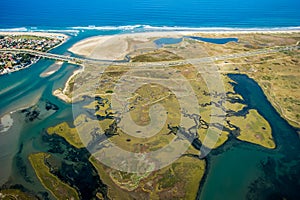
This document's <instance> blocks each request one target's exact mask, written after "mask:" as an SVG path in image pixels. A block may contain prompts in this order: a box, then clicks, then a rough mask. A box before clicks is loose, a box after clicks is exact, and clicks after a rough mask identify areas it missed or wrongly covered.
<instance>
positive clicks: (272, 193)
mask: <svg viewBox="0 0 300 200" xmlns="http://www.w3.org/2000/svg"><path fill="white" fill-rule="evenodd" d="M228 76H229V78H231V79H232V80H233V81H235V82H236V83H233V86H234V90H235V92H237V93H238V94H240V95H241V96H242V97H243V99H244V100H245V103H246V104H247V106H248V107H249V108H251V109H256V110H257V111H258V112H259V113H260V114H261V115H262V116H264V117H265V119H266V120H267V121H268V122H269V123H270V125H271V127H272V135H273V137H274V139H275V142H276V149H273V150H270V149H265V148H263V147H260V146H257V145H253V144H250V143H246V142H240V141H238V140H236V139H234V138H230V140H229V141H227V142H226V143H225V144H224V145H223V146H222V147H220V148H219V149H216V150H213V151H212V152H211V154H209V155H208V158H207V162H208V167H207V174H206V177H205V179H204V180H202V184H201V187H200V190H199V195H198V199H224V198H225V199H246V198H247V199H257V198H258V197H259V198H260V199H283V198H287V199H299V197H300V194H299V192H298V189H297V188H299V187H300V183H299V181H298V179H299V177H300V156H299V152H300V141H299V137H298V134H297V131H296V129H295V128H294V127H292V126H290V125H289V124H288V123H287V122H286V121H285V120H284V119H283V118H281V117H280V115H279V114H278V113H277V111H276V110H275V109H274V108H273V107H272V105H271V104H270V102H269V101H268V100H267V98H266V96H265V95H264V93H263V91H262V90H261V88H260V87H259V86H258V84H257V83H256V82H255V81H254V80H252V79H250V78H249V77H248V76H246V75H239V74H229V75H228Z"/></svg>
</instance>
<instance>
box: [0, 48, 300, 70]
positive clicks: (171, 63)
mask: <svg viewBox="0 0 300 200" xmlns="http://www.w3.org/2000/svg"><path fill="white" fill-rule="evenodd" d="M298 49H299V46H298V44H297V45H291V46H282V47H273V48H266V49H259V50H253V51H248V52H243V53H234V54H229V55H220V56H210V57H203V58H193V59H186V60H176V61H161V62H153V63H151V62H126V61H125V60H124V61H114V60H98V59H91V58H78V57H72V56H67V55H59V54H53V53H49V52H41V51H35V50H30V49H0V52H15V53H27V54H31V55H34V56H38V57H42V58H48V59H54V60H60V61H64V62H69V63H74V64H83V63H95V64H100V65H101V64H103V65H110V64H112V63H115V64H116V63H117V64H118V65H125V66H132V67H143V66H145V67H146V66H149V67H151V66H174V65H184V64H196V63H211V62H214V61H221V60H229V59H235V58H242V57H251V56H257V55H262V54H270V53H276V52H280V51H294V50H298Z"/></svg>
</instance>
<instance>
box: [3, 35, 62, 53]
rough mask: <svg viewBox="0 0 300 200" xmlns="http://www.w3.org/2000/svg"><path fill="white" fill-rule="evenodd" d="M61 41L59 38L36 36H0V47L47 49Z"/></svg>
mask: <svg viewBox="0 0 300 200" xmlns="http://www.w3.org/2000/svg"><path fill="white" fill-rule="evenodd" d="M60 43H61V40H60V39H59V38H45V37H37V36H11V35H8V36H0V49H31V50H37V51H48V50H49V49H51V48H53V47H54V46H56V45H58V44H60Z"/></svg>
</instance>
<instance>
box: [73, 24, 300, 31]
mask: <svg viewBox="0 0 300 200" xmlns="http://www.w3.org/2000/svg"><path fill="white" fill-rule="evenodd" d="M69 29H75V30H103V31H105V30H124V31H128V30H132V31H135V30H136V31H269V30H270V31H280V30H300V26H295V27H262V28H260V27H257V28H239V27H180V26H151V25H140V24H138V25H127V26H94V25H90V26H75V27H70V28H69Z"/></svg>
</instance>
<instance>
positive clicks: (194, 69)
mask: <svg viewBox="0 0 300 200" xmlns="http://www.w3.org/2000/svg"><path fill="white" fill-rule="evenodd" d="M186 35H189V36H195V37H199V36H200V37H202V38H238V42H230V41H229V42H226V43H223V44H219V43H217V42H216V43H213V42H206V41H197V40H195V39H190V38H185V37H184V36H186ZM161 38H165V39H167V40H168V39H170V38H171V39H172V38H176V39H178V38H183V39H182V40H181V41H180V42H176V43H168V42H166V43H165V44H163V45H161V44H160V45H157V44H156V43H155V41H156V40H158V39H161ZM176 41H178V40H176ZM299 41H300V33H299V32H297V31H295V32H289V31H286V32H214V33H212V32H210V33H186V32H185V33H182V32H171V33H166V32H164V33H141V34H130V35H120V36H114V37H112V36H107V37H94V38H91V39H86V40H84V41H81V42H79V43H78V44H75V45H74V46H73V47H72V48H71V49H70V51H73V53H76V54H79V55H84V56H86V57H89V58H93V59H99V60H101V59H102V60H107V59H111V60H117V61H118V60H119V61H120V60H126V59H127V60H129V62H125V63H124V62H112V63H111V65H110V66H102V65H101V63H95V62H94V63H92V62H86V63H84V64H83V65H84V69H82V71H81V72H80V73H77V74H76V75H74V76H72V77H71V78H70V79H69V81H68V82H67V84H66V87H65V88H64V90H62V89H61V90H60V91H61V92H57V91H56V92H55V94H59V95H58V97H61V96H62V95H64V96H65V97H64V99H66V97H67V98H68V101H69V102H71V101H73V102H76V101H79V100H83V99H84V98H85V97H86V96H88V97H90V98H92V99H94V101H92V102H91V103H89V104H88V105H86V106H85V108H86V109H88V110H89V115H86V114H83V115H79V116H78V117H77V118H76V119H75V121H74V123H73V124H72V127H73V126H75V127H74V128H71V126H70V125H68V124H66V123H62V124H59V125H57V126H56V127H51V128H50V129H48V132H49V134H58V135H60V136H62V137H64V138H65V139H66V140H67V141H68V142H69V143H70V144H72V145H74V146H75V147H77V148H80V147H82V146H84V145H87V144H90V142H93V140H92V139H91V138H89V137H88V135H89V134H92V135H94V138H99V139H98V140H97V141H96V143H97V144H98V145H100V146H101V145H102V143H103V145H104V143H105V142H106V140H102V139H101V138H109V140H111V141H112V142H113V143H114V144H117V145H118V146H119V147H120V148H123V149H125V150H128V151H132V152H150V151H155V150H157V149H160V148H162V147H163V146H166V145H167V144H168V143H169V142H170V141H171V140H172V139H173V138H174V137H175V136H176V135H177V134H178V133H179V132H180V131H181V132H184V134H187V135H190V136H197V137H195V139H194V142H193V143H192V145H191V146H190V147H189V149H188V151H187V152H186V153H185V154H184V155H183V156H182V157H181V158H180V159H178V160H177V161H176V162H174V163H173V164H171V165H170V166H167V167H165V168H163V169H160V170H158V171H155V172H152V173H144V174H133V173H127V172H121V171H118V170H116V169H112V168H110V167H107V166H105V165H103V164H102V163H101V162H99V161H98V160H97V159H96V158H95V157H93V156H91V157H90V161H91V162H92V163H93V165H94V166H95V167H96V169H97V170H98V172H99V174H100V176H101V179H102V181H103V182H104V183H105V184H106V185H107V186H108V188H109V190H108V196H109V197H111V198H112V199H114V198H116V199H118V198H123V199H132V198H153V199H158V198H162V199H174V198H184V199H195V196H196V194H197V192H198V187H199V183H200V181H201V179H202V177H203V175H204V173H205V168H206V163H205V160H202V159H199V155H201V153H202V152H201V151H200V152H199V150H200V148H199V144H203V145H206V146H207V147H208V148H218V147H219V146H221V145H222V144H224V143H225V142H226V141H227V139H228V137H229V136H230V137H235V138H237V139H238V140H241V141H244V142H249V143H253V144H257V145H261V146H263V147H266V148H270V149H272V148H275V147H276V144H275V142H274V140H273V138H272V130H271V127H270V125H269V123H268V122H267V121H266V120H265V119H264V117H263V116H261V115H260V114H259V113H258V112H257V111H256V110H253V109H250V108H248V107H247V105H246V104H245V101H244V100H243V99H242V97H241V96H240V95H239V94H238V93H236V92H235V91H234V89H233V81H232V80H231V79H230V78H229V77H228V76H227V74H231V73H237V74H246V75H248V76H250V77H252V78H253V79H254V80H256V81H257V82H258V83H259V84H260V86H261V87H262V89H263V90H264V92H265V94H266V96H267V97H268V99H269V101H270V102H271V103H272V104H273V106H274V107H275V108H276V109H277V111H278V112H279V113H280V114H281V115H282V116H283V117H284V118H285V119H287V120H288V121H289V122H290V123H291V124H293V125H294V126H295V127H299V118H300V116H299V115H298V113H299V110H300V104H299V97H298V94H299V93H298V92H297V91H298V88H299V84H300V82H299V80H300V79H299V75H300V74H299V68H298V64H299V59H300V57H299ZM108 52H109V53H108ZM209 69H213V70H216V71H214V73H215V72H216V73H217V74H218V75H219V77H217V78H220V79H221V80H222V81H223V84H224V90H211V88H207V86H206V83H207V82H206V81H208V80H205V77H203V76H205V75H203V74H202V73H203V70H204V72H205V70H209ZM199 70H200V71H199ZM201 70H202V71H201ZM128 73H130V76H131V78H132V79H131V80H130V79H129V80H125V79H124V76H125V75H127V74H128ZM176 74H177V75H178V74H180V75H182V76H183V77H184V78H185V79H186V80H188V82H189V83H190V85H191V87H192V89H193V92H194V94H193V95H195V96H196V98H197V100H198V105H191V102H186V104H187V105H190V106H196V107H198V109H199V114H195V113H186V112H183V111H182V110H180V105H179V102H178V99H177V98H178V97H176V95H175V94H174V93H177V94H182V96H180V98H181V97H183V96H184V95H183V94H184V93H185V92H189V90H188V89H187V88H184V87H183V88H177V91H172V90H170V89H169V88H166V87H164V86H162V85H159V84H151V83H149V84H145V85H143V86H141V87H139V88H137V89H136V90H135V92H134V93H133V94H132V97H131V98H130V99H128V100H129V103H128V104H127V105H126V106H127V107H129V108H130V116H131V118H132V119H133V121H134V122H135V123H136V124H138V125H140V126H145V125H147V124H149V123H151V119H150V117H149V109H150V107H151V106H153V105H155V104H157V103H160V104H162V105H163V106H164V107H165V109H166V110H167V120H166V123H165V125H164V126H163V128H162V129H161V130H160V132H159V133H158V134H156V135H155V136H153V137H151V138H150V139H147V140H142V139H139V138H136V137H132V136H129V135H128V134H126V133H124V132H123V131H122V130H121V129H120V128H117V124H118V123H119V122H120V119H118V118H117V115H116V112H115V110H114V108H113V106H112V105H111V103H112V102H111V101H112V97H113V96H114V95H116V94H115V90H116V87H115V86H116V85H117V84H122V83H124V84H123V85H125V88H123V89H124V90H126V89H127V90H128V91H130V89H131V88H132V87H135V84H136V82H137V81H138V80H154V79H156V80H166V79H167V80H170V79H172V78H173V77H178V76H176ZM122 78H123V79H124V80H123V81H125V82H126V84H125V82H122ZM120 80H121V82H120ZM178 81H180V80H178ZM210 81H213V80H210ZM126 87H127V88H126ZM216 89H217V88H216ZM62 91H63V92H62ZM212 112H214V114H216V113H219V114H220V116H218V115H216V117H219V118H220V119H222V122H223V123H222V124H218V123H212V122H211V117H212V115H211V114H212ZM221 114H222V115H221ZM223 114H225V115H223ZM181 115H184V116H185V117H186V118H190V119H193V120H194V121H195V124H194V126H192V127H190V126H187V127H182V126H181V124H180V120H179V119H180V116H181ZM157 120H158V121H159V120H160V119H157ZM94 127H101V130H102V131H95V129H94ZM76 130H77V131H79V132H83V131H80V130H84V132H85V133H86V138H84V139H83V137H84V136H83V135H80V136H79V135H78V132H77V131H76ZM187 130H188V131H187ZM207 130H209V131H207ZM104 136H105V137H104ZM99 151H100V152H101V149H100V150H99ZM183 172H184V173H183Z"/></svg>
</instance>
